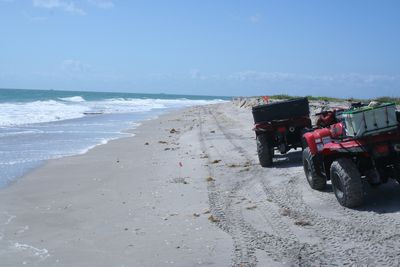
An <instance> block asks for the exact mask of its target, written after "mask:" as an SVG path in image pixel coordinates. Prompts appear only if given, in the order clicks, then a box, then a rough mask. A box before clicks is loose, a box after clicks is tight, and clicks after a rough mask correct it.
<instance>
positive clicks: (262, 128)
mask: <svg viewBox="0 0 400 267" xmlns="http://www.w3.org/2000/svg"><path fill="white" fill-rule="evenodd" d="M252 112H253V117H254V123H255V127H254V129H253V130H254V131H255V133H256V140H257V152H258V158H259V160H260V164H261V166H263V167H271V166H272V158H273V157H274V150H275V148H277V149H279V151H280V153H281V154H285V153H286V152H287V151H289V150H290V149H292V148H294V149H296V148H297V147H302V139H301V138H302V135H303V133H304V129H305V128H311V120H310V117H309V114H310V111H309V105H308V99H307V98H296V99H291V100H287V101H280V102H274V103H270V104H265V105H260V106H256V107H253V109H252Z"/></svg>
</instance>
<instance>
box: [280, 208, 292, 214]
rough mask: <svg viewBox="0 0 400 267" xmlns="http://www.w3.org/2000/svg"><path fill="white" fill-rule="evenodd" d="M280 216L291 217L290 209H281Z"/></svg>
mask: <svg viewBox="0 0 400 267" xmlns="http://www.w3.org/2000/svg"><path fill="white" fill-rule="evenodd" d="M280 214H281V215H282V216H289V215H290V209H288V208H284V209H281V210H280Z"/></svg>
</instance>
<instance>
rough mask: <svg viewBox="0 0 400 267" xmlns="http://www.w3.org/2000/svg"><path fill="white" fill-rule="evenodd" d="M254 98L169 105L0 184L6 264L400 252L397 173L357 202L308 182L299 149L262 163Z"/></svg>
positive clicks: (273, 260) (385, 257)
mask: <svg viewBox="0 0 400 267" xmlns="http://www.w3.org/2000/svg"><path fill="white" fill-rule="evenodd" d="M252 126H253V120H252V115H251V111H250V110H249V109H248V108H239V107H238V106H237V105H234V104H232V103H224V104H216V105H208V106H198V107H192V108H188V109H185V110H181V111H176V112H173V113H169V114H165V115H162V116H160V117H159V118H157V119H155V120H149V121H145V122H143V123H142V125H141V126H139V127H138V128H137V129H135V130H132V131H133V133H134V134H135V136H133V137H128V138H122V139H118V140H114V141H111V142H109V143H108V144H106V145H101V146H98V147H95V148H94V149H92V150H90V151H89V152H88V153H86V154H83V155H78V156H72V157H66V158H62V159H58V160H51V161H49V162H47V163H46V164H45V165H44V166H42V167H40V168H38V169H36V170H34V171H32V172H31V173H29V174H28V175H26V176H24V177H22V178H20V179H18V180H17V181H16V182H14V183H13V184H11V185H10V186H8V187H7V188H4V189H2V190H1V191H0V265H1V266H24V265H26V266H331V265H337V266H342V265H351V264H353V265H371V266H395V265H398V264H400V249H399V248H400V236H399V235H398V230H399V229H400V196H399V194H398V192H399V186H398V185H397V184H388V185H385V186H382V187H379V188H376V189H372V188H367V189H366V190H367V193H368V194H369V198H368V199H367V201H366V205H365V206H364V207H363V208H361V209H358V210H352V209H345V208H343V207H341V206H340V205H339V204H338V203H337V201H336V199H335V196H334V194H333V193H332V189H331V188H330V185H329V186H328V188H327V189H326V190H325V191H324V192H319V191H314V190H311V189H310V188H309V186H308V184H307V182H306V179H305V176H304V172H303V168H302V163H301V151H299V150H298V151H293V152H291V153H289V154H287V155H277V157H276V159H275V162H274V164H275V166H274V168H270V169H267V168H262V167H261V166H260V165H259V163H258V158H257V152H256V144H255V136H254V133H253V132H252Z"/></svg>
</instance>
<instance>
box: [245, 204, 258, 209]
mask: <svg viewBox="0 0 400 267" xmlns="http://www.w3.org/2000/svg"><path fill="white" fill-rule="evenodd" d="M256 208H257V205H252V206H248V207H246V209H247V210H254V209H256Z"/></svg>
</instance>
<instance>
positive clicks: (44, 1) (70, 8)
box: [33, 0, 86, 15]
mask: <svg viewBox="0 0 400 267" xmlns="http://www.w3.org/2000/svg"><path fill="white" fill-rule="evenodd" d="M33 6H35V7H39V8H46V9H62V10H64V11H66V12H69V13H72V14H76V15H86V12H85V11H84V10H82V9H81V8H79V7H76V6H75V3H73V2H66V1H63V0H33Z"/></svg>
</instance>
